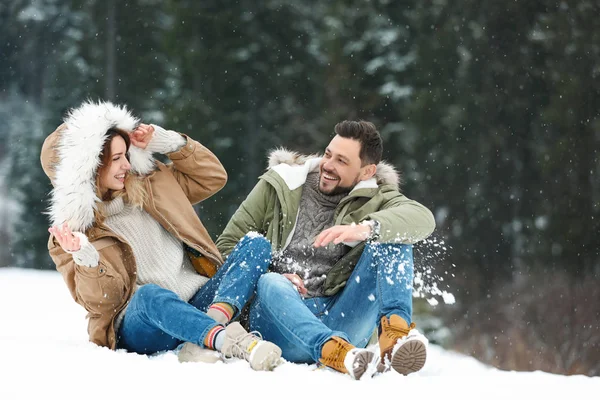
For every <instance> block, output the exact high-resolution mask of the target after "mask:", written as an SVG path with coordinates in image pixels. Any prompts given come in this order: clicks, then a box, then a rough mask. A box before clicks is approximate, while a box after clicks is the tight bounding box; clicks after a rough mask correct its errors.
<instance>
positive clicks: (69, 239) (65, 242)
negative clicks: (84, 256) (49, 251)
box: [48, 222, 81, 252]
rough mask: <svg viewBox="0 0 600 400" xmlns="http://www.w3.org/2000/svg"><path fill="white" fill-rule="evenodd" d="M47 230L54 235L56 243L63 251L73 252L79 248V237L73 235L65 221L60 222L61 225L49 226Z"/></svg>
mask: <svg viewBox="0 0 600 400" xmlns="http://www.w3.org/2000/svg"><path fill="white" fill-rule="evenodd" d="M48 232H50V233H51V234H53V235H54V237H55V238H56V240H57V241H58V244H60V247H62V249H63V250H64V251H68V252H74V251H79V250H80V249H81V243H80V242H79V238H78V237H77V236H75V235H73V232H71V229H69V226H68V225H67V223H66V222H65V223H64V224H62V226H60V225H56V226H51V227H50V228H48Z"/></svg>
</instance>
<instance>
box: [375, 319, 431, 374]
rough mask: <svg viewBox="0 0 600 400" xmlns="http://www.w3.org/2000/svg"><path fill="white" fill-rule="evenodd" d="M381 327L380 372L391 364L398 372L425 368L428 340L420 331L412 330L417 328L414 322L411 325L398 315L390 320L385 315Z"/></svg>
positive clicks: (402, 372)
mask: <svg viewBox="0 0 600 400" xmlns="http://www.w3.org/2000/svg"><path fill="white" fill-rule="evenodd" d="M380 328H381V333H380V334H379V349H380V350H381V359H380V364H379V366H378V367H377V370H378V371H379V372H384V371H387V370H389V367H390V366H391V367H392V368H393V369H394V370H395V371H396V372H398V373H400V374H402V375H408V374H410V373H412V372H417V371H419V370H420V369H421V368H423V366H424V365H425V359H426V358H427V343H428V341H427V339H426V338H425V336H423V335H421V334H420V333H418V331H412V329H414V328H415V324H414V323H412V324H410V326H409V325H408V324H407V323H406V321H405V320H404V319H403V318H402V317H400V316H398V315H392V316H391V317H390V318H389V320H388V318H387V317H385V316H383V317H382V318H381V325H380Z"/></svg>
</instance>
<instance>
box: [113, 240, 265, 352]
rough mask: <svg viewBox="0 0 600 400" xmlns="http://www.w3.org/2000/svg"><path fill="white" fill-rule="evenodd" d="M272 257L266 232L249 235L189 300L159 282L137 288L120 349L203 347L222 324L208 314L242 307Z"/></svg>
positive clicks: (121, 333)
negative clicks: (217, 306)
mask: <svg viewBox="0 0 600 400" xmlns="http://www.w3.org/2000/svg"><path fill="white" fill-rule="evenodd" d="M270 261H271V244H270V243H269V242H268V241H267V240H266V239H265V238H264V237H262V236H244V237H243V238H242V240H240V242H239V243H238V244H237V246H236V247H235V248H234V250H233V251H232V252H231V254H230V255H229V257H228V258H227V260H226V261H225V263H224V264H223V265H222V266H221V268H219V270H218V271H217V273H216V274H215V275H214V276H213V277H212V278H211V279H210V280H209V281H208V282H207V283H206V284H205V285H204V286H202V287H201V288H200V290H198V292H197V293H196V294H195V295H194V297H192V299H191V300H190V301H189V302H188V303H186V302H185V301H183V300H181V298H179V296H177V295H176V294H175V293H173V292H172V291H170V290H167V289H163V288H162V287H160V286H158V285H154V284H148V285H143V286H141V287H140V288H138V290H137V291H136V292H135V293H134V295H133V296H132V298H131V300H130V302H129V305H128V306H127V311H126V312H125V317H124V318H123V321H122V322H121V326H120V327H119V332H118V335H117V348H120V349H126V350H127V351H132V352H136V353H139V354H152V353H156V352H159V351H165V350H172V349H174V348H176V347H177V346H178V345H179V344H181V343H182V342H192V343H195V344H197V345H200V346H202V347H204V343H203V342H204V337H205V336H206V334H207V333H208V332H209V331H210V330H211V329H212V328H214V327H215V326H216V325H218V324H217V323H216V322H215V321H214V320H213V319H212V318H210V317H209V316H208V315H206V314H205V313H204V311H206V310H207V309H208V307H209V306H210V305H211V304H212V303H217V302H224V303H229V304H231V305H233V306H235V307H236V308H237V310H238V312H239V310H241V309H242V308H243V306H244V304H246V302H247V301H248V300H249V299H250V296H252V294H253V293H254V291H255V289H256V284H257V282H258V279H259V278H260V276H261V275H262V274H264V273H265V271H266V270H267V268H268V267H269V263H270Z"/></svg>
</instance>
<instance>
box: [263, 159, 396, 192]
mask: <svg viewBox="0 0 600 400" xmlns="http://www.w3.org/2000/svg"><path fill="white" fill-rule="evenodd" d="M321 157H322V156H321V155H319V154H311V155H302V154H299V153H297V152H295V151H290V150H287V149H284V148H279V149H275V150H273V151H271V153H270V154H269V169H272V168H274V167H277V166H280V165H282V164H287V165H289V166H299V165H304V164H307V163H308V164H314V165H313V166H312V167H311V168H310V170H314V168H315V166H318V163H319V161H320V160H321ZM374 178H375V180H376V182H377V185H393V186H394V187H395V188H396V190H398V191H399V190H400V186H401V185H402V175H401V173H400V172H399V171H398V170H396V168H394V166H392V165H390V164H388V163H386V162H384V161H381V162H380V163H379V164H377V172H376V173H375V177H374Z"/></svg>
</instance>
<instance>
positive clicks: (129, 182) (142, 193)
mask: <svg viewBox="0 0 600 400" xmlns="http://www.w3.org/2000/svg"><path fill="white" fill-rule="evenodd" d="M117 136H120V137H122V138H123V140H124V141H125V146H126V150H125V151H126V157H127V159H129V147H130V146H131V139H130V138H129V134H128V133H127V132H126V131H124V130H121V129H118V128H110V129H109V130H108V131H106V140H105V141H104V144H103V145H102V151H101V153H100V166H99V167H98V171H97V172H96V195H97V196H98V197H99V198H100V199H102V201H110V200H114V199H116V198H117V197H123V200H124V201H125V202H126V203H129V204H132V205H134V206H136V207H140V208H142V207H143V206H144V204H146V201H147V198H148V193H146V188H145V186H144V179H143V177H142V176H140V175H137V174H133V173H128V174H127V175H126V177H125V188H124V189H123V190H111V189H109V190H108V191H107V192H106V193H104V194H102V193H101V192H100V175H101V174H102V172H103V171H104V170H105V169H106V168H108V167H109V166H110V163H111V161H112V158H111V151H110V150H111V149H110V148H111V143H112V140H113V139H114V138H115V137H117ZM94 214H95V220H96V222H97V223H99V224H101V223H102V222H103V221H104V218H105V215H104V213H103V210H102V207H98V208H97V209H96V210H94Z"/></svg>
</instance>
